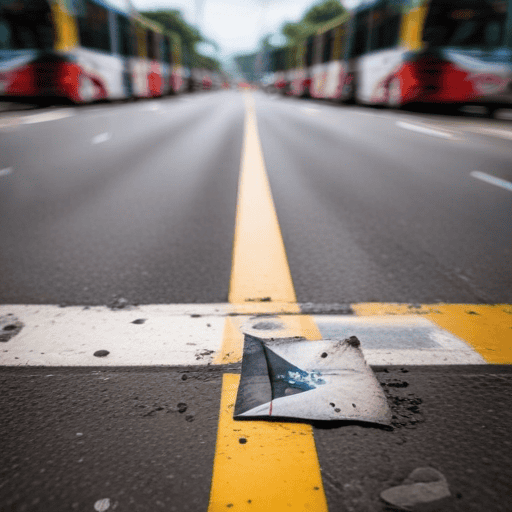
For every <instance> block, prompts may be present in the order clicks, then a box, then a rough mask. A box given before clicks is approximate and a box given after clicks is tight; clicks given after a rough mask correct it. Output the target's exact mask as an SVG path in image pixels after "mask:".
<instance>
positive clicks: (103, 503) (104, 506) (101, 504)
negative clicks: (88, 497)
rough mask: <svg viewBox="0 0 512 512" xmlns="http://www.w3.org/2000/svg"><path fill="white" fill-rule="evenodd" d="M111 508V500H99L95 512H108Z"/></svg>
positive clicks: (95, 505)
mask: <svg viewBox="0 0 512 512" xmlns="http://www.w3.org/2000/svg"><path fill="white" fill-rule="evenodd" d="M109 508H110V499H109V498H104V499H102V500H98V501H97V502H96V503H95V504H94V510H97V511H98V512H105V510H108V509H109Z"/></svg>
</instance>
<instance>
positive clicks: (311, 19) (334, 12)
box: [302, 0, 345, 25]
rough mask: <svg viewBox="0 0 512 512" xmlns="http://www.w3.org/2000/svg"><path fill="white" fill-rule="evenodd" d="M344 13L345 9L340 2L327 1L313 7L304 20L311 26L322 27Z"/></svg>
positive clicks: (336, 0) (335, 0) (334, 0)
mask: <svg viewBox="0 0 512 512" xmlns="http://www.w3.org/2000/svg"><path fill="white" fill-rule="evenodd" d="M344 12H345V8H344V7H343V6H342V5H341V3H340V2H339V1H338V0H325V1H324V2H322V3H321V4H317V5H314V6H313V7H311V9H309V10H308V11H307V12H306V14H304V17H303V18H302V19H303V21H304V22H305V23H308V24H310V25H321V24H322V23H325V22H326V21H330V20H332V19H333V18H337V17H338V16H341V15H342V14H343V13H344Z"/></svg>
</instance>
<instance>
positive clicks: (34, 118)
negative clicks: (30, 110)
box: [21, 109, 74, 124]
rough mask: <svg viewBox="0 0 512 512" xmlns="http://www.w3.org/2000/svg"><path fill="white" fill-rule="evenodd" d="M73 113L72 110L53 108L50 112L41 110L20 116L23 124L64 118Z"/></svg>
mask: <svg viewBox="0 0 512 512" xmlns="http://www.w3.org/2000/svg"><path fill="white" fill-rule="evenodd" d="M73 114H74V112H73V110H71V109H66V110H55V111H52V112H41V113H40V114H33V115H28V116H26V117H23V118H22V121H21V122H22V123H23V124H35V123H46V122H48V121H57V120H58V119H65V118H67V117H71V116H72V115H73Z"/></svg>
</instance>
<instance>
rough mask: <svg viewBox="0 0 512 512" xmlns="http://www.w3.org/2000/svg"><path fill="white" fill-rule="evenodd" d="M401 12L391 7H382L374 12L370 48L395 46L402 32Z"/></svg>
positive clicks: (372, 49) (380, 48)
mask: <svg viewBox="0 0 512 512" xmlns="http://www.w3.org/2000/svg"><path fill="white" fill-rule="evenodd" d="M400 20H401V17H400V13H398V12H394V11H392V10H390V9H380V10H378V11H374V12H373V13H372V32H371V36H370V50H371V51H375V50H383V49H385V48H393V47H394V46H396V45H397V43H398V37H399V34H400Z"/></svg>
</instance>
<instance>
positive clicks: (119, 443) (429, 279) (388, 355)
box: [0, 91, 512, 512]
mask: <svg viewBox="0 0 512 512" xmlns="http://www.w3.org/2000/svg"><path fill="white" fill-rule="evenodd" d="M251 97H252V98H253V100H251V99H248V96H247V93H244V94H241V93H240V92H237V91H223V92H212V93H203V94H197V95H186V96H178V97H173V98H168V99H159V100H149V101H138V102H133V103H119V104H111V105H109V104H101V105H90V106H83V107H52V108H45V109H39V110H27V111H21V110H20V111H6V112H3V113H2V114H1V115H0V283H1V285H0V350H1V352H0V364H1V366H0V410H1V411H2V419H1V420H0V439H1V441H0V471H1V475H2V477H1V482H0V510H2V511H4V510H5V511H6V512H11V511H12V512H18V511H37V512H38V511H42V512H46V511H50V510H51V511H52V512H53V511H56V512H57V511H61V510H62V511H67V512H69V511H75V510H76V511H91V512H92V511H94V510H96V511H98V512H104V511H106V510H115V511H117V512H124V511H129V512H133V511H141V512H150V511H151V512H154V511H155V510H167V511H179V512H182V511H191V512H192V511H193V512H195V511H206V510H208V512H217V511H221V510H255V511H257V512H264V511H270V512H274V511H276V512H281V511H282V510H286V509H287V508H289V509H294V510H315V511H318V512H326V511H327V510H330V511H331V512H337V511H340V512H383V511H385V510H386V511H389V510H396V508H395V509H393V508H392V507H387V508H386V505H385V503H384V501H382V499H381V497H380V494H381V493H382V492H383V491H384V490H386V489H389V488H391V487H394V486H398V485H400V484H401V483H402V482H403V481H404V480H405V479H406V478H407V477H408V475H409V474H410V473H411V471H413V470H414V469H416V468H421V467H430V468H434V469H436V470H437V471H439V472H440V473H442V475H443V477H444V478H445V479H446V482H447V485H448V486H449V490H450V496H449V497H446V498H444V499H443V500H441V501H436V502H432V503H430V504H427V506H426V508H413V510H431V511H439V512H442V511H447V512H448V511H460V512H462V511H464V512H466V511H474V512H479V511H482V510H489V511H491V510H492V511H503V512H507V511H510V510H511V509H512V501H511V498H510V481H511V478H512V461H511V459H512V450H511V444H512V442H511V441H510V436H509V430H510V428H509V427H510V423H511V421H512V417H511V411H512V407H511V406H512V403H511V396H512V393H511V391H512V390H511V385H512V370H511V368H512V367H511V366H510V363H512V353H511V350H510V345H511V344H510V332H512V331H510V328H511V327H512V326H511V324H510V318H512V306H511V303H512V286H511V285H512V265H510V261H511V256H512V246H511V244H510V240H511V235H512V124H511V123H510V121H507V120H505V119H501V120H488V119H484V118H481V117H478V116H462V115H461V116H443V115H433V114H428V113H412V112H405V111H392V110H380V109H372V108H365V107H348V106H340V105H333V104H329V103H325V102H320V101H301V100H298V99H295V98H283V97H276V96H267V95H264V94H263V93H259V92H256V93H252V96H250V97H249V98H251ZM252 101H254V104H252V103H251V102H252ZM251 105H252V106H251ZM251 109H253V110H252V112H253V114H254V115H255V119H256V120H257V132H256V131H254V130H253V131H252V132H250V130H251V129H252V128H251V125H250V122H248V112H250V111H251ZM249 132H250V133H251V135H250V136H249V139H250V141H251V142H247V140H248V139H247V138H248V135H247V133H249ZM260 142H261V146H260V145H259V143H260ZM242 148H244V150H242ZM247 148H249V149H247ZM244 152H245V153H244ZM244 155H245V157H246V158H245V160H244ZM247 155H249V156H247ZM260 157H262V159H261V161H260ZM241 162H242V163H241ZM244 162H245V163H244ZM258 166H259V167H258ZM241 168H242V169H245V170H244V171H243V172H245V173H246V176H249V175H250V173H251V172H252V173H253V174H254V175H256V174H258V173H260V174H258V175H259V176H260V178H258V180H259V181H258V180H256V181H254V183H253V182H251V181H248V179H249V178H246V179H245V182H243V181H242V180H241V179H240V175H241V172H240V171H241ZM258 169H259V170H258ZM265 171H266V174H265ZM247 173H249V174H247ZM265 176H268V185H269V186H267V185H266V181H265V180H266V177H265ZM248 183H249V184H248ZM253 185H254V189H253V188H252V187H253ZM242 189H244V190H245V196H243V197H245V198H246V199H244V200H243V201H245V202H248V203H250V209H249V210H245V211H246V212H247V211H250V212H251V213H250V216H251V219H249V220H247V213H246V214H245V220H244V222H241V221H240V217H239V216H240V215H241V213H240V212H241V207H240V203H239V204H238V205H237V198H238V200H240V197H241V196H239V195H238V194H240V191H241V190H242ZM269 191H271V196H270V195H269V194H268V192H269ZM251 194H253V195H254V197H252V198H251ZM269 198H270V199H269ZM272 198H273V202H272ZM244 204H245V203H244ZM273 207H275V212H276V213H277V217H276V219H275V222H274V220H272V219H273V217H272V211H273ZM260 210H261V212H260ZM269 211H270V214H269ZM260 213H261V219H263V220H261V219H259V217H260ZM269 215H270V216H269ZM267 218H269V219H271V220H270V221H268V225H269V231H272V233H274V234H273V235H272V236H273V237H274V238H267V236H269V235H268V234H267V233H266V231H267V230H266V229H265V228H261V225H260V224H258V221H261V222H263V223H265V222H267V220H266V219H267ZM277 220H278V224H277ZM272 223H274V224H272ZM271 224H272V225H271ZM235 226H236V229H237V231H235ZM249 228H250V229H249ZM270 228H272V229H270ZM235 232H236V233H237V234H236V237H235ZM281 235H282V242H283V243H284V245H283V247H284V248H285V251H286V253H284V250H283V251H281V253H280V252H279V250H280V249H279V248H277V249H276V247H275V246H277V245H279V244H280V243H281V241H280V237H281ZM244 237H245V240H244ZM276 240H277V241H276ZM266 244H267V245H268V246H269V250H270V249H271V250H276V251H277V252H276V254H278V256H279V254H281V256H282V257H283V261H282V262H281V263H279V264H277V263H276V262H275V261H274V260H273V259H272V260H265V257H266V256H265V247H266ZM240 246H243V247H246V248H248V249H247V251H248V252H245V253H244V252H243V251H242V253H239V252H237V251H238V248H239V247H240ZM270 246H271V247H270ZM253 247H256V249H257V251H255V252H256V253H257V256H255V260H254V261H256V263H257V265H255V266H253V265H252V263H251V264H248V263H247V262H248V261H253V260H252V259H251V258H252V257H253V256H254V255H253V254H250V253H251V251H252V249H253ZM262 248H263V249H262ZM260 253H261V258H260V256H259V255H260ZM239 254H242V256H240V255H239ZM237 255H238V256H237ZM235 256H236V257H237V258H238V267H237V269H238V270H236V272H238V273H239V274H240V273H241V274H249V275H250V274H251V272H252V273H253V274H254V273H255V272H256V271H255V270H254V268H257V269H259V268H260V267H258V265H260V264H261V265H262V267H261V268H263V269H264V270H263V271H262V273H261V275H258V274H257V272H256V274H255V276H256V277H255V278H254V275H253V276H252V278H251V279H253V280H252V281H251V279H248V281H247V282H246V281H244V280H243V279H241V280H239V281H236V280H234V277H233V275H234V274H235V273H236V272H235V265H234V264H233V261H234V259H236V258H235ZM258 258H260V260H259V261H258ZM262 261H263V263H262ZM240 262H241V263H240ZM244 262H245V266H244ZM279 265H280V266H279ZM274 266H275V268H277V269H278V275H279V276H281V274H282V275H283V276H285V275H287V273H288V272H289V274H290V275H289V277H282V278H281V277H279V278H278V279H274V281H277V282H273V281H272V279H273V278H272V275H273V274H272V272H271V270H275V268H273V267H274ZM288 266H289V270H288ZM253 267H254V268H253ZM267 267H268V268H269V271H268V275H267V272H266V270H265V269H266V268H267ZM258 271H259V270H258ZM269 276H270V277H269ZM260 277H261V279H259V278H260ZM281 280H282V281H283V282H282V283H281V282H279V281H281ZM235 281H236V283H241V284H240V285H238V284H237V285H236V286H241V287H242V288H243V287H244V286H245V288H244V293H246V294H248V295H245V297H246V298H245V300H244V301H242V302H244V303H243V304H240V303H238V302H240V301H237V300H234V299H233V297H234V296H236V293H235V292H236V290H235V291H234V288H236V286H235V284H233V283H234V282H235ZM247 283H249V284H247ZM261 283H263V284H261ZM268 283H270V284H268ZM258 284H260V285H261V286H262V287H263V289H262V290H260V289H259V288H258V293H260V292H261V293H260V295H258V294H257V293H256V292H255V295H254V298H252V297H253V296H252V295H250V292H251V286H252V287H253V289H254V290H256V288H257V287H258ZM247 290H248V291H247ZM283 290H284V291H283ZM274 293H275V294H276V295H275V296H276V297H281V295H279V294H280V293H282V294H283V295H282V296H283V297H285V298H284V299H282V298H281V299H280V300H281V301H282V303H278V304H274V301H275V299H274V297H275V296H274ZM227 303H231V304H227ZM295 303H299V304H300V306H297V304H295ZM369 303H372V304H369ZM393 303H400V304H398V305H397V304H393ZM226 304H227V305H226ZM283 304H284V305H283ZM296 306H297V307H296ZM159 308H160V309H159ZM279 308H281V309H279ZM279 313H285V314H282V315H279ZM306 313H307V314H306ZM313 314H314V315H317V316H314V317H313V316H311V315H313ZM262 315H263V316H265V320H264V321H263V322H262V323H261V325H260V329H263V331H264V330H265V329H268V325H270V326H271V327H272V325H274V326H275V325H279V322H282V323H283V325H284V324H286V329H288V330H287V331H286V332H287V333H288V335H290V336H291V335H303V336H305V337H309V339H318V336H319V335H322V336H324V337H326V336H327V334H329V336H330V335H333V336H337V335H339V336H341V335H342V334H343V332H344V331H343V329H356V328H357V329H362V331H361V332H362V333H363V334H362V335H360V334H359V333H358V336H362V345H363V349H364V350H365V357H366V358H367V360H368V361H369V362H370V364H371V365H372V369H373V371H374V373H375V376H376V378H377V380H378V381H379V383H380V384H381V385H382V388H383V389H384V391H385V394H386V397H387V399H388V403H389V406H390V408H391V412H392V415H393V420H392V429H388V428H378V427H375V426H372V425H369V424H360V423H357V422H356V423H354V422H352V423H350V422H349V423H346V422H345V423H343V422H341V423H339V422H335V423H334V424H326V423H318V422H313V423H312V425H311V427H310V426H309V424H308V425H304V424H303V423H297V424H296V423H290V422H288V423H274V424H272V425H271V426H268V424H265V425H263V423H265V422H258V423H254V422H250V421H249V422H242V423H243V424H240V422H233V420H232V419H229V418H228V417H229V416H230V412H229V409H230V406H232V404H230V402H229V400H231V399H232V397H228V396H227V395H226V380H225V377H226V375H225V374H237V373H240V359H241V350H242V348H241V347H242V343H243V336H242V335H241V330H242V328H241V325H242V324H243V322H245V321H249V320H251V321H253V322H254V321H257V322H259V321H260V320H261V316H262ZM379 315H380V316H379ZM312 319H313V320H314V322H316V325H317V326H318V329H317V328H316V327H315V328H312V327H308V328H305V327H304V325H305V324H307V325H312V322H313V320H312ZM358 319H359V320H361V319H362V320H361V322H362V323H359V324H357V322H358V321H359V320H358ZM295 321H296V323H294V322H295ZM272 322H274V323H272ZM276 322H277V324H276ZM308 322H309V323H308ZM407 322H408V323H407ZM299 324H300V325H299ZM152 326H156V327H152ZM262 326H263V327H262ZM340 326H342V327H340ZM347 326H348V327H347ZM151 329H153V330H151ZM308 329H309V331H308ZM314 329H317V331H314ZM333 329H334V331H333ZM336 329H338V330H336ZM372 329H373V330H372ZM313 331H314V332H313ZM384 331H385V333H384V334H385V335H384V334H383V332H384ZM268 332H273V331H268ZM283 332H284V331H283ZM315 332H316V333H317V334H315ZM332 333H334V334H332ZM350 333H352V331H350ZM365 333H366V334H367V335H368V336H369V337H370V340H369V341H370V343H368V344H367V341H368V340H366V339H363V338H364V336H365ZM368 333H369V334H368ZM386 333H387V334H386ZM425 333H427V334H425ZM428 333H433V334H428ZM315 336H316V338H315ZM372 336H373V337H374V339H373V341H372V339H371V338H372ZM386 336H387V337H386ZM422 336H423V338H422ZM428 336H430V338H429V337H428ZM422 340H423V341H422ZM435 340H437V341H435ZM372 343H373V345H372ZM379 343H381V345H379ZM461 347H462V348H461ZM97 349H108V350H109V351H110V352H109V354H107V355H106V356H105V357H98V356H95V355H94V354H93V352H94V350H97ZM372 350H373V351H372ZM166 351H167V352H166ZM169 351H170V352H169ZM166 353H171V354H172V356H168V357H166V355H165V354H166ZM100 355H104V354H100ZM486 363H490V364H486ZM223 378H224V380H223ZM222 400H223V401H224V402H226V401H227V402H226V403H228V406H227V407H224V406H220V404H221V401H222ZM219 418H220V420H219ZM223 418H224V419H223ZM226 418H228V419H226ZM308 429H309V430H308ZM313 438H314V442H313V441H312V439H313ZM309 439H310V440H311V446H312V448H311V449H310V452H308V451H307V450H305V451H300V450H298V449H297V451H294V450H295V448H294V447H295V445H296V446H299V445H300V442H302V441H307V440H309ZM256 441H257V446H255V445H256ZM299 441H300V442H299ZM301 446H302V445H301ZM244 450H245V451H244ZM269 457H270V459H269ZM231 459H233V460H236V464H235V466H234V467H233V464H232V463H230V462H229V461H230V460H231ZM261 460H264V461H266V460H270V462H269V463H266V462H265V463H262V462H261ZM303 460H306V461H308V467H309V462H311V468H312V469H311V470H310V471H309V470H308V471H307V473H308V474H307V477H300V478H299V479H298V480H297V478H298V477H297V475H300V474H301V473H300V471H301V468H300V467H295V466H296V465H299V462H298V461H303ZM283 461H284V462H283ZM286 461H290V462H289V463H288V462H286ZM294 461H296V464H294ZM230 464H231V465H230ZM265 464H266V465H265ZM287 464H288V466H287ZM283 467H284V470H283ZM226 468H227V469H226ZM254 468H260V469H254ZM262 468H263V469H262ZM230 472H231V473H230ZM226 475H231V480H230V479H228V478H227V477H226ZM288 477H289V480H287V479H288ZM234 481H237V482H242V483H238V484H237V485H236V486H233V482H234ZM276 489H280V490H279V492H278V491H276ZM283 489H284V490H283ZM287 489H288V490H287ZM287 493H288V494H287ZM277 494H279V495H277ZM276 503H280V505H279V507H278V506H277V505H276Z"/></svg>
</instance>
